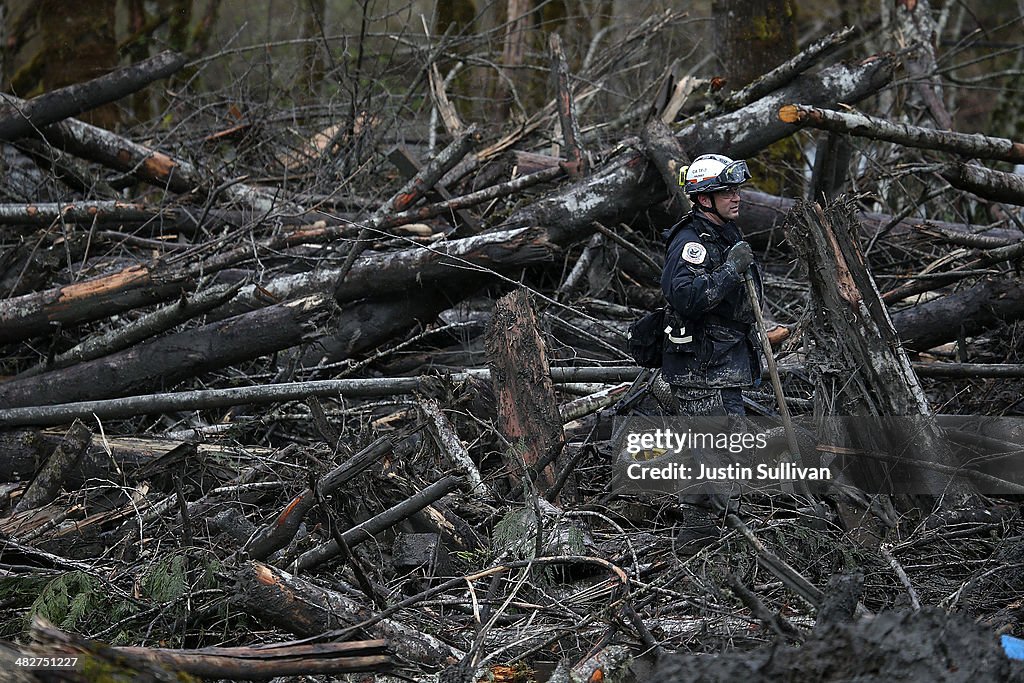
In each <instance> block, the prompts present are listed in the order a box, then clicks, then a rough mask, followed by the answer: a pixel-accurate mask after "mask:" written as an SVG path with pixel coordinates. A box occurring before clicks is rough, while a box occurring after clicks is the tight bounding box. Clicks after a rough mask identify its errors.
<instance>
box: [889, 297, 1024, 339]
mask: <svg viewBox="0 0 1024 683" xmlns="http://www.w3.org/2000/svg"><path fill="white" fill-rule="evenodd" d="M1021 318H1024V285H1022V284H1021V283H1020V282H1016V281H1012V280H991V279H987V280H982V281H981V282H979V283H978V284H976V285H974V286H973V287H971V288H969V289H965V290H963V291H960V292H954V293H952V294H948V295H946V296H943V297H939V298H936V299H932V300H931V301H927V302H925V303H922V304H918V305H916V306H911V307H909V308H904V309H902V310H899V311H896V312H894V313H892V323H893V325H894V326H895V327H896V330H897V331H898V332H899V336H900V339H901V340H902V342H903V346H904V347H906V348H908V349H913V350H917V351H925V350H927V349H930V348H932V347H935V346H938V345H939V344H944V343H946V342H948V341H952V340H954V339H956V338H957V337H958V336H959V335H961V334H962V335H963V336H965V337H971V336H975V335H977V334H978V333H980V332H982V331H983V330H986V329H989V328H991V327H994V326H996V325H999V324H1001V323H1009V322H1012V321H1014V320H1019V319H1021Z"/></svg>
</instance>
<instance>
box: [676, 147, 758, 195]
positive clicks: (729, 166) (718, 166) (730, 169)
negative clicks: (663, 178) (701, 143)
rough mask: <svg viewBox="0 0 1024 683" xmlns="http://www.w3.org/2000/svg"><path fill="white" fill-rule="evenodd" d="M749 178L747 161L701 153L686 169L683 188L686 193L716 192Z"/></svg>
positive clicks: (682, 183)
mask: <svg viewBox="0 0 1024 683" xmlns="http://www.w3.org/2000/svg"><path fill="white" fill-rule="evenodd" d="M748 180H750V171H749V170H748V169H747V162H745V161H743V160H742V159H741V160H739V161H733V160H732V159H730V158H729V157H726V156H722V155H721V154H701V155H700V156H699V157H697V158H696V159H694V160H693V163H692V164H690V165H689V167H687V169H686V175H685V176H684V178H683V182H681V183H680V185H683V189H684V191H685V192H686V194H688V195H691V196H692V195H695V194H700V193H702V192H716V191H718V190H725V189H727V188H729V187H735V186H737V185H742V184H743V183H745V182H747V181H748Z"/></svg>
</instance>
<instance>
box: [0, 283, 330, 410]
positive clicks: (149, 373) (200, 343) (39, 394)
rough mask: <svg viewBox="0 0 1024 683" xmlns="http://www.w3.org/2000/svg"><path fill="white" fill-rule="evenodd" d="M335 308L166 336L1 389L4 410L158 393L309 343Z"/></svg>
mask: <svg viewBox="0 0 1024 683" xmlns="http://www.w3.org/2000/svg"><path fill="white" fill-rule="evenodd" d="M333 309H334V305H333V302H332V301H330V300H329V299H327V298H325V297H322V296H320V297H307V298H304V299H299V300H296V301H291V302H288V303H284V304H278V305H275V306H271V307H268V308H266V309H261V310H258V311H253V312H252V313H248V314H245V315H240V316H235V317H234V318H229V319H227V320H223V321H221V322H217V323H213V324H210V325H205V326H203V327H199V328H195V329H192V330H186V331H184V332H179V333H177V334H173V335H169V336H165V337H160V338H157V339H154V340H151V341H149V342H144V343H141V344H138V345H136V346H134V347H132V348H129V349H126V350H124V351H120V352H118V353H115V354H111V355H109V356H105V357H103V358H99V359H96V360H93V361H88V362H86V363H80V364H78V365H74V366H72V367H69V368H64V369H62V370H55V371H53V372H47V373H44V374H42V375H37V376H35V377H29V378H27V379H23V380H17V379H16V380H12V381H10V382H5V383H3V384H0V405H3V406H6V407H13V406H28V405H47V404H52V403H60V402H67V401H82V400H88V399H93V400H94V399H99V398H106V397H112V396H124V395H128V394H131V393H137V392H144V391H152V390H153V389H154V388H158V387H161V386H169V385H172V384H174V383H176V382H179V381H181V380H183V379H186V378H188V377H194V376H195V375H197V374H199V373H202V372H207V371H209V370H214V369H217V368H222V367H226V366H228V365H232V364H234V363H238V362H241V361H244V360H250V359H253V358H258V357H259V356H263V355H266V354H270V353H274V352H275V351H280V350H281V349H286V348H289V347H292V346H297V345H299V344H301V343H303V342H305V341H309V340H310V339H312V338H313V337H314V336H315V334H316V333H318V331H319V328H320V326H321V325H322V323H323V322H324V318H326V317H327V316H329V315H331V313H332V312H333Z"/></svg>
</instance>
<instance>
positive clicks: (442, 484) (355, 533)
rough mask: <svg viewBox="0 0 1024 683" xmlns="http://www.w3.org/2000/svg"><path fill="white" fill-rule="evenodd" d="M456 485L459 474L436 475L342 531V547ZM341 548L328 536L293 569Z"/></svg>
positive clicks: (385, 526) (365, 538)
mask: <svg viewBox="0 0 1024 683" xmlns="http://www.w3.org/2000/svg"><path fill="white" fill-rule="evenodd" d="M458 487H459V478H458V477H453V476H448V477H444V478H442V479H438V480H437V481H435V482H434V483H433V484H431V485H430V486H428V487H426V488H425V489H423V490H422V491H419V492H417V493H415V494H413V495H412V496H411V497H409V498H407V499H405V500H403V501H402V502H401V503H399V504H398V505H395V506H393V507H390V508H388V509H387V510H385V511H384V512H382V513H380V514H379V515H375V516H373V517H371V518H370V519H368V520H366V521H365V522H363V523H361V524H359V525H357V526H354V527H352V528H351V529H349V530H347V531H345V532H344V533H342V534H341V538H342V540H343V541H344V542H345V547H347V548H353V547H355V546H357V545H359V544H360V543H365V542H366V541H369V540H371V539H372V538H373V537H374V536H376V535H377V534H379V533H381V532H382V531H385V530H387V529H389V528H390V527H392V526H394V525H395V524H398V523H399V522H401V521H402V520H403V519H406V518H407V517H410V516H412V515H414V514H415V513H417V512H419V511H420V510H422V509H423V508H425V507H427V506H429V505H431V504H432V503H436V502H437V501H439V500H441V499H442V498H444V497H445V496H447V495H448V494H449V493H451V492H452V491H454V490H455V489H457V488H458ZM341 552H342V547H341V544H340V543H338V541H337V540H330V541H328V542H327V543H325V544H323V545H321V546H318V547H316V548H314V549H312V550H308V551H306V552H304V553H302V555H299V557H298V558H297V559H296V560H295V562H293V563H292V566H291V569H292V571H296V572H298V571H305V570H307V569H311V568H313V567H316V566H317V565H320V564H323V563H324V562H327V561H328V560H330V559H331V558H334V557H337V556H338V554H339V553H341Z"/></svg>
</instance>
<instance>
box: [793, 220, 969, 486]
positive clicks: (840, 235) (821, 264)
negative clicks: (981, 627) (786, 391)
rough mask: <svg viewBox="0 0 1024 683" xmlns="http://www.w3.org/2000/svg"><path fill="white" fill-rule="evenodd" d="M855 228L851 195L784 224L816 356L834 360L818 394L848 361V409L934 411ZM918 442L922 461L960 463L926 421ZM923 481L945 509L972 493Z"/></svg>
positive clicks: (873, 445)
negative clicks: (804, 273) (807, 297)
mask: <svg viewBox="0 0 1024 683" xmlns="http://www.w3.org/2000/svg"><path fill="white" fill-rule="evenodd" d="M857 232H859V229H858V228H857V227H856V217H855V211H854V207H853V205H852V202H851V201H849V200H839V201H837V202H836V203H834V204H831V205H829V207H828V209H827V212H826V211H824V210H822V208H821V207H820V206H818V205H817V204H808V203H805V202H801V203H799V204H797V207H796V208H795V209H794V210H793V213H792V215H791V219H790V221H789V222H788V224H787V236H788V237H789V239H790V241H791V242H792V243H793V245H794V247H795V248H796V249H797V251H798V253H799V254H800V256H801V258H802V259H803V260H804V262H805V263H806V265H807V269H808V279H809V280H810V285H811V296H812V307H813V309H812V310H813V311H814V315H815V320H816V323H815V325H816V329H814V330H813V334H814V337H815V343H816V347H815V353H816V354H818V356H819V358H820V359H821V360H822V361H823V362H824V363H825V365H828V364H831V369H829V370H827V371H825V370H819V371H818V372H819V382H818V391H819V392H821V393H820V394H819V395H820V396H822V397H824V396H826V395H829V394H828V392H829V389H828V388H827V387H828V386H829V385H830V384H831V380H826V379H825V377H826V376H827V375H830V374H831V373H834V372H836V369H835V368H836V364H837V363H839V364H840V365H841V366H844V369H842V370H839V374H840V375H841V376H842V379H841V381H840V382H839V384H838V385H837V386H842V387H843V389H842V390H841V391H842V394H843V398H842V401H841V402H840V403H839V405H840V410H842V411H843V414H847V415H874V416H879V417H885V416H894V417H895V416H929V415H931V408H930V406H929V404H928V398H927V396H926V395H925V392H924V389H923V388H922V387H921V384H920V382H919V381H918V378H917V375H915V374H914V371H913V369H912V367H911V365H910V360H909V358H908V357H907V354H906V352H905V351H904V350H903V348H902V347H901V346H900V344H899V340H898V338H897V335H896V331H895V329H894V328H893V325H892V320H891V318H890V317H889V313H888V311H887V310H886V308H885V305H884V304H883V303H882V299H881V295H880V294H879V292H878V290H877V288H876V287H875V284H874V281H873V279H872V277H871V274H870V272H869V271H868V270H867V265H866V263H865V261H864V257H863V254H862V253H861V251H860V247H859V245H858V243H857V237H856V233H857ZM851 377H852V378H854V379H855V380H856V381H851ZM850 436H851V438H852V440H853V442H854V443H857V444H862V445H863V447H864V449H865V450H869V451H881V452H891V450H892V449H893V448H894V447H896V446H895V445H894V444H887V443H886V442H885V438H886V435H884V434H878V435H876V434H851V435H850ZM876 438H877V439H878V441H876V440H875V439H876ZM860 439H863V441H860ZM917 443H918V446H919V447H920V448H921V453H927V455H928V457H926V458H922V459H925V460H930V461H933V462H939V463H940V464H943V465H954V464H956V463H955V461H954V458H953V456H952V454H951V453H950V451H949V449H948V446H947V445H946V444H945V443H944V441H943V439H941V438H940V436H939V435H938V433H937V432H936V430H935V428H934V427H929V425H928V424H927V423H922V429H921V432H920V434H919V435H918V442H917ZM915 474H916V473H915ZM922 483H923V484H924V485H925V486H926V487H928V488H929V490H930V492H931V493H932V494H933V495H935V496H937V497H942V500H943V504H944V505H945V506H950V505H957V504H960V503H962V502H963V501H964V500H965V499H967V498H968V497H969V496H970V495H971V492H972V489H971V487H970V485H969V484H967V483H966V482H963V481H952V482H948V484H947V482H938V481H936V480H934V478H931V477H928V476H926V475H924V474H922Z"/></svg>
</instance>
